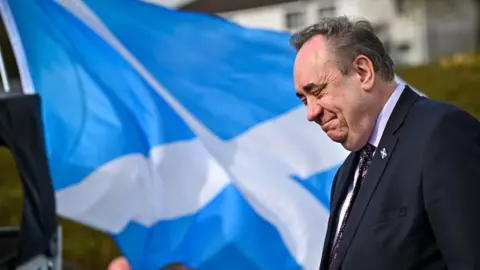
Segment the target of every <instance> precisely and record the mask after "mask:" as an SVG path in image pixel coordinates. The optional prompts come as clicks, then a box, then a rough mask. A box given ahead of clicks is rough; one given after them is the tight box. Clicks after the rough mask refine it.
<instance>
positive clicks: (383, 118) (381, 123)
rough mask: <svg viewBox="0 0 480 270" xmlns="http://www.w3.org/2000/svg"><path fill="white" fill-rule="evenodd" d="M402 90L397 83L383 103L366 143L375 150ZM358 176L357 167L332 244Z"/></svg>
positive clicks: (402, 87) (335, 239)
mask: <svg viewBox="0 0 480 270" xmlns="http://www.w3.org/2000/svg"><path fill="white" fill-rule="evenodd" d="M404 89H405V84H403V83H399V84H398V86H397V88H396V89H395V91H394V92H393V93H392V95H391V96H390V98H389V99H388V101H387V103H385V106H383V109H382V111H381V112H380V114H379V115H378V118H377V122H376V123H375V127H374V128H373V132H372V134H371V135H370V138H369V139H368V142H369V143H370V144H371V145H373V146H375V148H376V147H378V144H379V143H380V139H381V138H382V135H383V131H384V130H385V127H386V125H387V122H388V119H389V118H390V115H391V114H392V112H393V108H395V105H396V104H397V101H398V99H399V98H400V95H401V94H402V93H403V90H404ZM358 174H359V168H358V166H357V169H356V170H355V176H354V179H353V181H352V183H351V184H350V186H349V187H348V193H347V196H346V197H345V200H344V201H343V203H342V207H341V208H340V215H339V218H338V223H337V228H336V232H335V237H334V239H333V243H335V241H337V235H338V233H339V231H340V227H341V224H342V222H343V219H344V217H345V212H346V211H347V208H348V205H349V203H350V199H351V198H352V194H353V187H354V186H355V184H356V182H357V178H358Z"/></svg>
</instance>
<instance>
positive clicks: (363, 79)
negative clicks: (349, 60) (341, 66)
mask: <svg viewBox="0 0 480 270" xmlns="http://www.w3.org/2000/svg"><path fill="white" fill-rule="evenodd" d="M353 68H354V69H355V72H356V73H357V76H358V78H359V79H360V85H361V87H362V89H363V90H365V91H370V90H371V89H372V88H373V85H374V83H375V69H374V68H373V63H372V61H371V60H370V59H369V58H368V57H366V56H365V55H359V56H357V57H356V58H355V59H354V60H353Z"/></svg>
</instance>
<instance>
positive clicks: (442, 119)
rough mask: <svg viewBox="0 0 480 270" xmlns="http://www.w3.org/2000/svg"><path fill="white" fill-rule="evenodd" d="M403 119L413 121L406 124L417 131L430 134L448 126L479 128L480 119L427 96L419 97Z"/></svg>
mask: <svg viewBox="0 0 480 270" xmlns="http://www.w3.org/2000/svg"><path fill="white" fill-rule="evenodd" d="M405 121H406V122H407V123H410V124H412V123H413V125H408V124H407V126H415V127H416V128H415V129H416V130H417V131H421V130H423V131H424V132H426V134H430V135H433V133H435V132H436V131H437V132H438V131H439V130H447V129H449V128H459V129H464V128H467V129H479V127H480V121H479V120H478V119H477V118H475V117H474V116H473V115H472V114H470V113H468V112H467V111H465V110H464V109H462V108H460V107H458V106H455V105H452V104H449V103H445V102H442V101H438V100H434V99H431V98H427V97H420V98H419V99H418V100H417V101H416V102H415V103H414V104H413V105H412V107H411V109H410V111H409V113H408V116H407V119H406V120H405ZM418 135H420V134H418Z"/></svg>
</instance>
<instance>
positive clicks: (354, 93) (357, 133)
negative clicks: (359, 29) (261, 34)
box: [294, 36, 374, 151]
mask: <svg viewBox="0 0 480 270" xmlns="http://www.w3.org/2000/svg"><path fill="white" fill-rule="evenodd" d="M327 46H328V45H327V43H326V40H325V38H324V37H323V36H315V37H313V38H312V39H311V40H309V41H308V42H307V43H305V45H304V46H303V47H302V48H301V49H300V51H299V52H298V54H297V57H296V60H295V68H294V81H295V88H296V92H297V96H298V97H299V98H300V99H301V100H302V102H303V103H304V104H305V105H306V106H307V119H308V120H309V121H313V122H315V123H317V124H318V125H320V127H321V128H322V129H323V131H324V132H325V133H326V134H327V136H328V137H329V138H330V139H332V140H333V141H335V142H338V143H341V144H342V145H343V146H344V147H345V148H346V149H347V150H349V151H356V150H358V149H360V148H361V147H362V146H363V145H364V144H365V143H366V142H367V140H368V137H369V135H370V133H371V130H372V129H373V124H374V121H373V123H372V121H369V120H370V119H371V117H367V116H368V102H367V100H368V97H367V96H368V95H367V94H366V93H365V91H364V90H363V89H362V87H363V86H364V85H363V84H362V75H361V74H359V73H357V72H355V70H352V71H351V72H350V73H349V74H347V75H343V74H342V73H341V72H340V70H339V68H338V64H337V61H336V59H335V56H334V54H333V53H332V52H331V51H330V49H329V48H328V47H327Z"/></svg>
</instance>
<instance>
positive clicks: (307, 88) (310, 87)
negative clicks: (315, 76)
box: [303, 83, 327, 93]
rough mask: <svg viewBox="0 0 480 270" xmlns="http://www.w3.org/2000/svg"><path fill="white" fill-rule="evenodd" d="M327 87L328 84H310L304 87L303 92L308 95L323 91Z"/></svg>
mask: <svg viewBox="0 0 480 270" xmlns="http://www.w3.org/2000/svg"><path fill="white" fill-rule="evenodd" d="M326 86H327V84H326V83H308V84H306V85H305V86H304V87H303V91H305V92H306V93H310V92H311V91H312V90H314V89H320V90H322V89H323V88H325V87H326Z"/></svg>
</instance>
